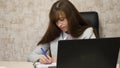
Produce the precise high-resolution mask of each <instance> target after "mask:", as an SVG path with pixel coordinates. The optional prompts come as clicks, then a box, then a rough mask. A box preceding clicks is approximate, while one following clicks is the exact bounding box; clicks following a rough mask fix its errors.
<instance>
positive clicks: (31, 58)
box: [27, 44, 50, 62]
mask: <svg viewBox="0 0 120 68" xmlns="http://www.w3.org/2000/svg"><path fill="white" fill-rule="evenodd" d="M40 48H43V49H44V50H45V51H46V52H47V50H48V49H49V48H50V45H49V44H44V45H38V46H37V47H36V48H35V49H34V50H33V51H32V53H31V54H30V55H29V56H28V58H27V61H29V62H35V61H37V60H38V59H39V58H40V55H41V54H42V52H41V50H40Z"/></svg>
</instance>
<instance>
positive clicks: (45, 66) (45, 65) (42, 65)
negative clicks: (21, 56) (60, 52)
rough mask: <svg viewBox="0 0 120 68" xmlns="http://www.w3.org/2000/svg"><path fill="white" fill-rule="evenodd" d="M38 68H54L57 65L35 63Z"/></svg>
mask: <svg viewBox="0 0 120 68" xmlns="http://www.w3.org/2000/svg"><path fill="white" fill-rule="evenodd" d="M35 66H36V68H48V67H53V66H56V63H55V62H54V63H51V64H41V63H40V62H36V63H35Z"/></svg>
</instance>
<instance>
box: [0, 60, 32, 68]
mask: <svg viewBox="0 0 120 68" xmlns="http://www.w3.org/2000/svg"><path fill="white" fill-rule="evenodd" d="M0 68H34V67H33V63H32V62H17V61H0Z"/></svg>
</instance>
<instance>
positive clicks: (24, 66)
mask: <svg viewBox="0 0 120 68" xmlns="http://www.w3.org/2000/svg"><path fill="white" fill-rule="evenodd" d="M0 68H34V66H33V63H32V62H15V61H0ZM116 68H120V66H119V64H117V67H116Z"/></svg>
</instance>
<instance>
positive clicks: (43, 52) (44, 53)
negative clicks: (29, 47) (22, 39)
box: [40, 48, 48, 59]
mask: <svg viewBox="0 0 120 68" xmlns="http://www.w3.org/2000/svg"><path fill="white" fill-rule="evenodd" d="M40 49H41V51H42V54H43V55H44V56H45V57H46V58H47V59H48V56H47V55H46V52H45V50H44V49H43V48H40Z"/></svg>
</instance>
